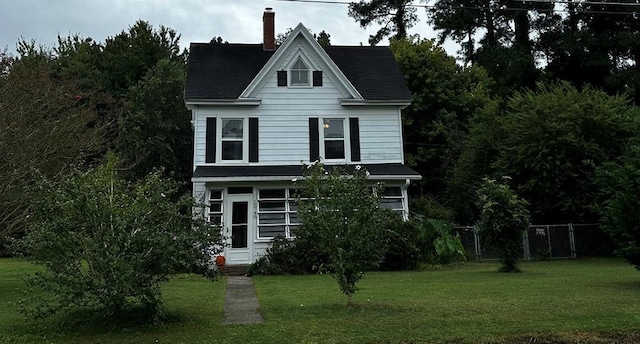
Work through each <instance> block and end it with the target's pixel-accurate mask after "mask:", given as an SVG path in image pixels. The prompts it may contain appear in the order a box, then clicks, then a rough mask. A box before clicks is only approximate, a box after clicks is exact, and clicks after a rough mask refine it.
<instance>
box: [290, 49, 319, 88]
mask: <svg viewBox="0 0 640 344" xmlns="http://www.w3.org/2000/svg"><path fill="white" fill-rule="evenodd" d="M291 61H293V62H292V63H291V65H289V68H288V70H287V86H288V87H291V88H312V87H313V64H312V63H311V61H309V59H308V58H307V57H306V56H304V54H303V53H302V52H301V51H298V53H297V54H295V55H294V56H293V59H291ZM298 61H302V63H304V64H305V65H306V66H307V83H306V84H301V83H296V84H294V83H293V72H294V70H296V69H294V68H293V67H294V66H295V64H296V63H297V62H298ZM296 71H297V70H296Z"/></svg>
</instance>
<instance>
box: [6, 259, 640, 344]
mask: <svg viewBox="0 0 640 344" xmlns="http://www.w3.org/2000/svg"><path fill="white" fill-rule="evenodd" d="M522 268H523V271H524V272H523V273H520V274H500V273H496V272H495V271H496V269H497V264H491V263H482V264H479V263H466V264H464V265H461V266H458V267H455V268H444V269H441V270H438V271H415V272H372V273H368V274H367V275H366V276H365V278H364V279H363V280H362V281H361V283H360V284H359V287H360V290H359V291H358V292H357V293H356V295H355V298H354V300H355V306H353V307H347V306H346V297H345V296H343V295H342V294H341V293H340V292H339V290H338V287H337V284H336V283H335V282H334V281H333V279H332V278H331V277H330V276H327V275H308V276H273V277H265V276H259V277H254V283H255V285H256V290H257V293H258V298H259V300H260V304H261V311H262V313H263V314H264V317H265V319H266V322H265V323H264V324H260V325H222V324H221V322H222V316H223V314H222V309H223V295H224V289H225V283H224V280H221V281H216V282H210V281H207V280H205V279H202V278H200V277H197V276H192V275H181V276H178V277H176V278H174V279H173V280H172V281H171V282H169V283H168V284H167V285H165V287H164V289H163V290H164V294H163V296H164V301H165V306H166V308H165V309H166V314H167V320H166V321H165V322H164V323H163V324H156V325H144V324H135V323H131V324H127V325H122V324H121V325H108V324H105V323H104V322H102V321H96V320H95V319H94V320H91V319H92V318H91V317H90V316H87V315H83V314H82V313H75V314H66V315H61V316H56V317H54V318H52V319H47V320H42V321H33V320H31V321H26V320H24V319H23V318H22V316H21V315H20V314H19V313H18V312H17V310H16V305H15V303H16V302H17V301H18V300H19V299H20V298H22V295H21V294H20V292H19V290H20V289H22V288H23V285H22V282H21V281H20V279H19V278H18V277H19V275H20V274H22V273H23V272H24V271H33V267H31V266H29V265H28V264H26V263H24V262H22V261H16V260H9V259H2V260H0V343H14V342H17V343H23V342H25V343H28V342H55V343H59V342H64V343H86V342H92V343H97V342H117V343H140V342H147V343H154V342H155V341H156V340H158V342H159V343H181V342H184V343H216V342H220V343H251V342H255V343H259V342H261V343H315V342H323V343H388V342H392V343H400V342H404V343H409V342H413V343H419V342H455V343H457V342H466V343H478V342H501V343H511V342H521V343H529V342H532V343H555V342H571V343H573V342H575V343H608V342H614V341H617V342H628V343H633V342H638V341H640V273H638V272H637V271H636V270H635V269H633V267H631V266H630V265H628V264H626V263H625V262H623V261H620V260H614V259H591V260H578V261H554V262H536V263H525V264H523V265H522ZM532 338H533V339H532Z"/></svg>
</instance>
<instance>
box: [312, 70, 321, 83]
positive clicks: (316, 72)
mask: <svg viewBox="0 0 640 344" xmlns="http://www.w3.org/2000/svg"><path fill="white" fill-rule="evenodd" d="M313 86H322V71H321V70H314V71H313Z"/></svg>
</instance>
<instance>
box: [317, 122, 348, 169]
mask: <svg viewBox="0 0 640 344" xmlns="http://www.w3.org/2000/svg"><path fill="white" fill-rule="evenodd" d="M322 132H323V139H324V158H325V159H327V160H333V159H341V160H343V159H345V130H344V119H343V118H323V119H322Z"/></svg>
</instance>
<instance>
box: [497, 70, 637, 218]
mask: <svg viewBox="0 0 640 344" xmlns="http://www.w3.org/2000/svg"><path fill="white" fill-rule="evenodd" d="M638 119H640V112H639V110H638V109H637V108H635V107H633V106H630V105H629V103H628V100H627V99H626V98H624V97H620V96H615V97H614V96H609V95H607V94H606V93H604V92H602V91H598V90H594V89H592V88H590V87H585V88H583V89H582V90H581V91H579V90H577V89H576V88H575V87H573V86H571V85H569V84H568V83H566V82H563V83H556V84H551V85H544V84H539V85H538V89H537V90H536V91H525V92H518V93H516V94H515V95H514V96H513V98H511V99H510V100H509V102H508V103H507V110H506V115H505V116H504V117H502V129H503V130H504V141H503V142H502V143H501V144H500V146H499V147H500V154H499V159H498V161H497V162H496V167H497V169H498V171H500V172H501V173H504V174H506V175H509V176H511V177H513V185H514V188H515V190H516V191H517V192H518V193H519V194H520V195H522V196H523V197H524V198H525V199H527V200H528V201H529V202H531V205H532V208H531V209H532V210H533V215H534V219H536V220H542V221H547V222H548V221H576V220H578V221H593V220H595V214H594V213H593V211H592V207H593V205H594V204H595V203H596V202H597V200H598V189H597V186H596V175H595V171H596V168H597V167H598V166H600V165H602V164H603V163H605V162H607V161H612V160H615V159H616V158H617V157H619V156H620V155H622V153H623V150H624V147H625V145H626V143H627V141H628V140H629V138H631V137H633V136H634V135H636V133H638V131H639V130H640V127H639V122H638Z"/></svg>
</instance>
